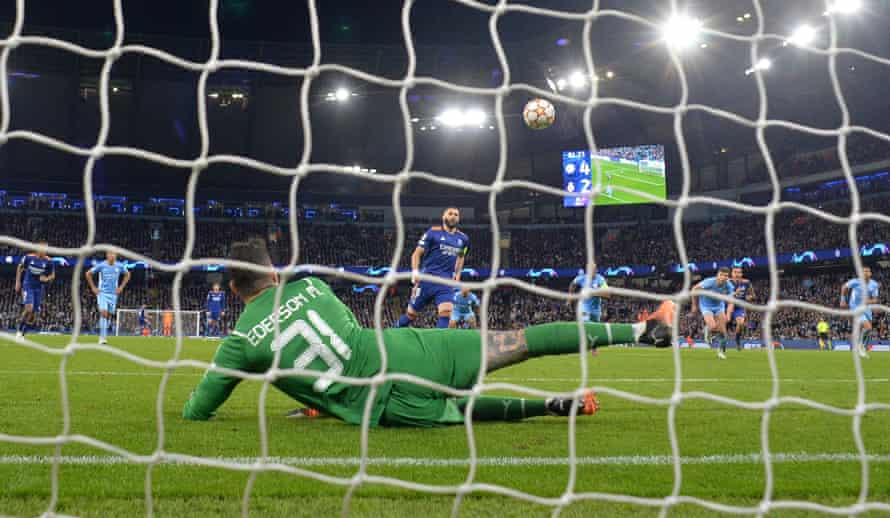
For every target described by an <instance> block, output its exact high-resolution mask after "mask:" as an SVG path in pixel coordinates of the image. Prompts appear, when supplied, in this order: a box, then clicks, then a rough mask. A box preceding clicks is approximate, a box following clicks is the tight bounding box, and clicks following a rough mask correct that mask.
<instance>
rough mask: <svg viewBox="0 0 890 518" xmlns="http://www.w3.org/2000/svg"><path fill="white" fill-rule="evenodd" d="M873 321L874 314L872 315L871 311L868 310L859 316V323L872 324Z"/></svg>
mask: <svg viewBox="0 0 890 518" xmlns="http://www.w3.org/2000/svg"><path fill="white" fill-rule="evenodd" d="M871 321H872V314H871V310H870V309H868V310H866V311H865V313H863V314H861V315H859V322H871Z"/></svg>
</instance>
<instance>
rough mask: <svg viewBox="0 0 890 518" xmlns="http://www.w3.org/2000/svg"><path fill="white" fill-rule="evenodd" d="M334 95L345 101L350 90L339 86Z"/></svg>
mask: <svg viewBox="0 0 890 518" xmlns="http://www.w3.org/2000/svg"><path fill="white" fill-rule="evenodd" d="M334 97H336V99H337V100H338V101H340V102H343V101H345V100H346V99H349V90H347V89H345V88H337V91H336V92H334Z"/></svg>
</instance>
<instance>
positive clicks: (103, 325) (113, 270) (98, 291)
mask: <svg viewBox="0 0 890 518" xmlns="http://www.w3.org/2000/svg"><path fill="white" fill-rule="evenodd" d="M96 273H98V274H99V287H98V288H97V287H96V283H95V282H93V275H94V274H96ZM84 275H85V276H86V279H87V284H89V286H90V291H92V292H93V295H95V296H96V302H97V305H98V306H99V343H100V344H106V343H108V327H109V325H110V323H111V315H112V314H113V313H114V308H115V306H117V296H118V295H120V294H121V292H122V291H124V288H125V287H126V286H127V283H128V282H130V271H129V270H127V267H126V266H124V265H123V263H119V262H117V254H116V253H114V252H106V253H105V260H104V261H102V262H101V263H96V264H95V265H94V266H93V267H92V268H90V269H89V270H87V271H86V272H85V273H84ZM121 275H123V276H124V281H123V282H122V283H120V285H118V280H119V279H120V277H121Z"/></svg>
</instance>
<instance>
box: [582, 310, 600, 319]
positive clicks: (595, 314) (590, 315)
mask: <svg viewBox="0 0 890 518" xmlns="http://www.w3.org/2000/svg"><path fill="white" fill-rule="evenodd" d="M602 319H603V313H602V311H584V310H582V311H581V320H583V321H585V322H599V321H601V320H602Z"/></svg>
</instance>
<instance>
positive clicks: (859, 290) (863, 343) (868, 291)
mask: <svg viewBox="0 0 890 518" xmlns="http://www.w3.org/2000/svg"><path fill="white" fill-rule="evenodd" d="M862 277H863V279H864V280H865V284H863V283H862V280H860V279H859V278H855V279H850V280H849V281H847V282H846V283H844V285H843V286H842V287H841V307H842V308H846V307H847V306H849V307H850V309H853V310H855V309H857V308H859V307H862V306H866V309H865V312H863V313H862V314H861V315H859V318H858V322H860V323H861V324H862V334H861V335H860V336H859V356H861V357H863V358H867V357H868V342H869V340H870V339H871V330H872V313H871V308H869V307H868V305H869V304H879V302H878V291H879V290H880V287H881V286H880V284H878V283H877V281H875V280H874V279H872V278H871V268H870V267H868V266H864V267H863V268H862Z"/></svg>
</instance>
